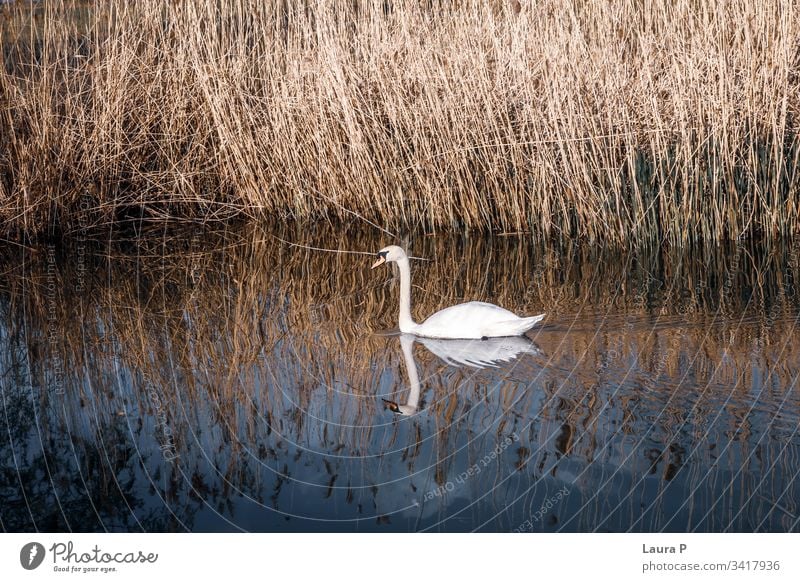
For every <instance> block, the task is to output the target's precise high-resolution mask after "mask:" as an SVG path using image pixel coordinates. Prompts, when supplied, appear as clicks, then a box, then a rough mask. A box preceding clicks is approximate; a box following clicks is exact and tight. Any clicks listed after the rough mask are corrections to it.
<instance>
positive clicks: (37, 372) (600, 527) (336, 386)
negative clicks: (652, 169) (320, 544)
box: [0, 229, 800, 532]
mask: <svg viewBox="0 0 800 582" xmlns="http://www.w3.org/2000/svg"><path fill="white" fill-rule="evenodd" d="M276 236H278V237H280V238H281V239H283V241H281V240H278V238H275V237H276ZM288 240H291V241H295V242H298V243H301V244H304V245H310V246H319V247H324V248H334V249H336V248H341V249H350V250H364V251H370V252H373V251H375V250H377V249H379V248H381V247H382V246H384V245H386V244H389V243H393V242H398V241H394V240H391V239H390V238H389V237H386V236H383V235H376V234H375V233H374V231H373V232H369V231H365V230H363V229H358V230H350V231H347V232H345V233H319V234H316V235H309V234H308V233H306V234H303V235H301V234H300V233H298V232H281V233H277V232H274V231H249V230H247V231H240V232H235V233H230V232H228V233H225V234H219V233H205V232H202V231H199V230H198V231H194V232H190V233H178V234H174V233H169V234H164V233H159V232H154V233H151V234H149V235H147V236H146V237H144V241H145V242H137V243H136V244H133V243H127V242H125V241H115V242H112V243H108V242H105V243H101V242H96V241H88V240H78V241H76V242H74V243H72V244H70V245H68V246H64V245H55V246H53V247H46V246H43V247H40V248H38V249H35V250H34V249H25V248H22V247H19V248H11V249H7V251H6V252H5V253H4V255H3V257H2V264H1V266H2V271H3V273H4V275H3V277H2V279H0V389H1V393H0V395H1V396H2V399H1V400H0V435H2V436H0V439H1V440H2V446H0V527H2V529H3V530H6V531H33V530H39V531H105V530H107V531H186V530H189V531H236V530H248V531H472V530H480V531H502V532H505V531H516V530H519V531H629V530H633V531H686V530H692V531H792V530H793V531H797V530H798V529H799V528H800V525H798V524H799V523H800V521H799V520H800V483H798V479H797V476H798V472H799V471H800V436H799V435H798V433H797V431H798V423H799V422H800V396H799V395H798V388H797V384H796V382H797V377H798V371H799V370H800V345H799V344H798V334H797V329H796V325H797V323H798V304H797V297H798V294H797V293H796V291H795V284H796V281H798V277H800V271H798V263H797V248H796V247H795V246H793V245H791V244H775V245H774V246H772V247H769V248H766V247H763V246H760V247H754V246H753V245H750V244H745V243H740V244H737V245H731V247H730V248H727V249H713V250H708V249H692V250H682V251H681V252H680V253H678V252H677V251H675V250H670V249H650V250H644V251H639V252H628V253H611V252H606V251H604V250H603V249H602V248H600V247H598V246H596V245H594V246H590V245H583V246H579V247H568V248H558V249H556V248H541V247H537V246H535V245H532V244H530V243H528V242H526V240H525V239H524V238H522V239H521V238H517V237H496V238H453V237H440V236H436V237H433V236H418V237H410V238H409V239H408V240H407V241H405V242H403V244H406V245H407V246H408V247H410V250H411V252H412V253H413V254H415V255H417V256H420V257H426V258H429V259H433V260H431V261H427V262H423V261H415V262H412V275H413V277H414V290H413V294H414V304H413V307H412V311H413V312H414V314H415V316H416V317H417V319H418V320H421V319H424V317H426V316H427V315H429V314H430V313H432V312H434V311H435V310H437V309H441V308H443V307H446V306H448V305H451V304H454V303H458V302H461V301H467V300H483V301H490V302H493V303H497V304H500V305H502V306H503V307H506V308H508V309H511V310H514V311H516V312H517V313H520V314H535V313H540V312H543V311H544V312H547V313H548V316H547V318H546V319H545V321H544V323H543V324H542V325H541V326H539V327H537V328H535V329H534V330H533V331H532V332H531V333H530V334H529V337H528V338H527V339H524V340H523V339H515V340H491V341H487V342H446V341H433V340H415V339H414V338H413V337H410V336H403V335H401V334H399V333H398V332H397V330H396V316H397V309H398V288H397V287H398V281H397V279H396V278H395V275H394V274H393V269H392V268H387V267H384V268H381V269H376V270H374V271H371V270H370V269H369V266H370V264H371V262H372V257H368V256H361V255H349V254H348V255H346V254H330V253H322V252H314V251H311V250H308V249H304V248H300V247H296V246H290V245H289V244H287V243H286V242H284V241H288ZM401 242H402V241H401Z"/></svg>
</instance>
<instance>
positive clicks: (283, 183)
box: [0, 0, 800, 243]
mask: <svg viewBox="0 0 800 582" xmlns="http://www.w3.org/2000/svg"><path fill="white" fill-rule="evenodd" d="M0 11H1V12H0V26H1V27H2V28H0V33H2V39H3V46H2V47H0V59H2V61H0V90H1V91H2V93H1V94H2V95H3V99H2V101H0V151H2V152H3V155H2V156H0V178H1V179H0V219H2V220H3V221H4V222H3V225H2V229H1V230H2V231H4V232H11V233H19V232H25V233H29V234H33V233H42V232H43V231H45V230H46V229H47V226H48V225H49V224H50V223H51V222H54V223H57V225H58V226H59V227H61V228H62V229H64V230H68V231H72V232H75V231H77V230H79V226H81V224H80V221H81V220H82V219H83V220H88V221H91V222H97V223H107V222H111V221H114V220H123V219H128V218H131V217H138V216H139V215H144V216H146V217H150V218H172V219H174V218H175V217H176V216H177V215H181V216H192V217H197V216H201V217H204V218H205V219H208V220H213V219H221V218H226V217H229V216H230V215H232V214H237V213H241V212H245V213H247V214H253V215H262V216H273V215H275V214H280V215H282V216H286V217H297V218H301V219H310V218H319V217H338V218H344V219H350V218H352V215H351V214H350V212H351V211H355V212H357V213H359V214H360V215H363V216H364V217H366V218H368V219H370V220H373V221H380V222H381V223H384V222H386V223H391V224H395V225H398V224H403V225H406V226H411V225H417V224H422V225H425V226H426V227H428V228H437V229H449V228H464V227H466V228H480V229H484V230H489V229H499V230H504V231H523V230H524V231H530V232H531V233H532V234H533V235H534V236H537V237H541V238H547V237H551V236H553V237H560V238H563V239H567V240H568V239H570V238H572V237H574V236H585V237H586V238H588V239H591V240H603V241H608V242H615V243H621V242H623V241H629V240H633V241H653V240H657V239H659V238H661V237H664V238H665V239H667V240H670V241H671V242H685V241H688V240H705V241H710V240H714V241H719V240H724V239H726V238H727V239H728V240H733V239H735V238H736V237H737V236H739V235H741V234H743V233H747V234H748V235H749V234H751V233H753V232H760V233H765V234H767V235H769V236H772V235H775V234H778V233H784V234H788V233H792V232H796V231H797V227H798V210H799V209H798V205H797V194H798V192H797V184H798V183H800V181H798V180H797V176H796V170H797V163H796V160H797V155H798V142H797V135H798V125H797V124H798V122H797V119H798V117H797V108H798V88H799V87H800V84H798V82H797V67H798V62H797V53H796V46H795V45H796V39H797V37H798V33H799V32H800V31H799V30H798V27H800V21H798V19H797V18H796V17H795V12H796V9H795V6H794V4H793V3H792V2H791V1H789V0H781V1H779V2H769V3H748V2H728V1H723V0H714V1H711V2H705V3H703V4H702V5H701V6H697V5H695V4H694V3H691V2H681V3H675V2H673V1H671V0H657V1H653V2H650V3H648V4H646V5H643V4H642V3H640V2H635V1H631V0H628V1H622V2H615V3H614V4H613V5H606V4H599V3H596V2H573V3H561V2H516V1H514V2H501V1H496V2H484V1H482V0H464V1H461V2H457V3H452V2H439V1H434V2H416V1H413V0H402V1H400V0H396V1H393V2H390V3H386V2H367V1H363V2H345V3H343V2H327V3H313V2H303V3H294V2H267V3H264V2H257V1H254V0H229V1H226V2H216V1H211V0H199V1H193V2H164V1H155V0H152V1H146V2H126V1H122V0H113V1H110V2H82V1H67V0H61V1H59V0H53V1H48V2H43V3H33V6H31V3H28V2H16V3H12V4H11V5H10V6H3V7H2V8H0ZM764 39H769V42H765V40H764ZM54 193H57V195H55V194H54ZM89 208H90V209H92V210H94V211H95V212H89V213H87V212H85V211H86V210H87V209H89Z"/></svg>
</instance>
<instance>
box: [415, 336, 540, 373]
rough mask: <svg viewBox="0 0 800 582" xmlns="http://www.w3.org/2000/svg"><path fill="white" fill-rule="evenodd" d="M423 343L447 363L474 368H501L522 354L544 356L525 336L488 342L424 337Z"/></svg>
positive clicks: (500, 338)
mask: <svg viewBox="0 0 800 582" xmlns="http://www.w3.org/2000/svg"><path fill="white" fill-rule="evenodd" d="M419 342H420V343H422V345H424V346H425V347H426V348H427V349H428V350H430V352H431V353H433V354H435V355H436V356H437V357H439V358H440V359H441V360H443V361H444V362H445V363H447V364H450V365H452V366H470V367H473V368H485V367H497V365H498V364H500V363H503V362H510V361H511V360H513V359H514V358H516V357H517V356H519V355H520V354H539V353H540V351H539V349H538V348H537V347H536V345H535V344H534V343H533V342H531V341H530V340H529V339H526V338H522V337H499V338H490V339H486V340H458V339H434V338H420V339H419Z"/></svg>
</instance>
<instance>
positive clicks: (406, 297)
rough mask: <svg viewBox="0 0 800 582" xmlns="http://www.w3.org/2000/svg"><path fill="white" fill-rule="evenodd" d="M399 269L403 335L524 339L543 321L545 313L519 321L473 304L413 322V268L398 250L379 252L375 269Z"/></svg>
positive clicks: (499, 310) (498, 310) (506, 313)
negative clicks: (390, 265) (394, 265)
mask: <svg viewBox="0 0 800 582" xmlns="http://www.w3.org/2000/svg"><path fill="white" fill-rule="evenodd" d="M387 262H389V263H391V262H395V263H397V266H398V267H400V331H401V332H403V333H412V334H414V335H418V336H421V337H433V338H441V339H483V338H490V337H508V336H515V335H522V334H524V333H525V332H526V331H528V330H529V329H531V328H532V327H533V326H534V325H536V324H537V323H538V322H539V321H541V320H542V319H543V318H544V313H542V314H540V315H534V316H532V317H519V316H518V315H515V314H514V313H512V312H511V311H509V310H508V309H503V308H502V307H498V306H497V305H492V304H491V303H483V302H481V301H470V302H469V303H461V304H460V305H453V306H452V307H448V308H446V309H442V310H441V311H438V312H436V313H434V314H433V315H431V316H430V317H429V318H428V319H426V320H425V321H423V322H422V323H415V322H414V320H413V319H412V318H411V268H410V267H409V265H408V256H407V255H406V252H405V251H404V250H403V249H401V248H400V247H398V246H394V245H391V246H388V247H385V248H383V249H381V250H380V251H378V260H377V261H375V263H374V264H373V265H372V268H373V269H374V268H375V267H377V266H378V265H382V264H383V263H387Z"/></svg>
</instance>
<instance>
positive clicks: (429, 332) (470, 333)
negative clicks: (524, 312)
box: [414, 301, 520, 339]
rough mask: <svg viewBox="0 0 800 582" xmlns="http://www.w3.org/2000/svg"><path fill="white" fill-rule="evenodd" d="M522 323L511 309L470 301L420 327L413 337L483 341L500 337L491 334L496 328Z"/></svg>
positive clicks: (438, 313)
mask: <svg viewBox="0 0 800 582" xmlns="http://www.w3.org/2000/svg"><path fill="white" fill-rule="evenodd" d="M519 319H520V318H519V317H517V315H515V314H514V313H513V312H511V311H509V310H508V309H503V308H502V307H498V306H497V305H492V304H491V303H484V302H482V301H470V302H469V303H461V304H459V305H453V306H452V307H448V308H446V309H442V310H441V311H438V312H436V313H434V314H433V315H431V316H430V317H429V318H428V319H426V320H425V321H423V322H422V323H421V324H419V325H418V326H417V329H415V330H414V333H416V334H418V335H422V336H425V337H439V338H462V339H480V338H482V337H484V336H487V337H491V336H493V335H497V334H495V333H492V329H493V326H497V325H503V324H504V323H505V322H510V321H517V320H519ZM510 335H513V334H510Z"/></svg>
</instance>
